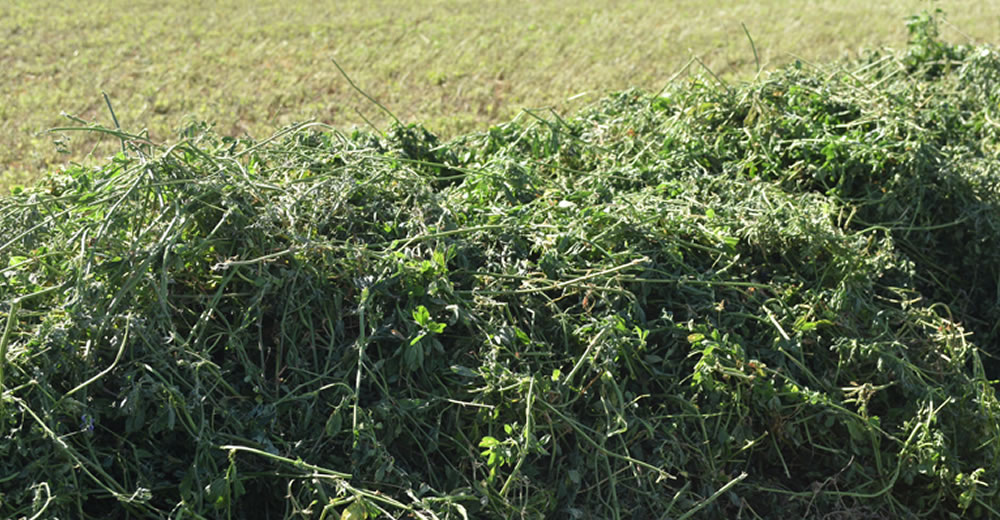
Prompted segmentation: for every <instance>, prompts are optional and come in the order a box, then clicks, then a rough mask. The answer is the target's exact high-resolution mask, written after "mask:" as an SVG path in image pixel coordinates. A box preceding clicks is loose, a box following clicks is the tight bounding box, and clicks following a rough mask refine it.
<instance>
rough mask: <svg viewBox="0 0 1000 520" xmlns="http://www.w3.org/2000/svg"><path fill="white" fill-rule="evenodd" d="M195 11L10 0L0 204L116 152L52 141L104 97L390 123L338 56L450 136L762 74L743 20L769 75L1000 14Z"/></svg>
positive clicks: (230, 112)
mask: <svg viewBox="0 0 1000 520" xmlns="http://www.w3.org/2000/svg"><path fill="white" fill-rule="evenodd" d="M183 4H184V3H174V2H156V1H151V0H137V1H129V2H126V1H123V0H110V1H107V2H101V3H99V4H92V3H88V4H87V6H86V7H83V6H82V4H81V5H67V4H66V3H60V2H54V1H51V0H13V1H7V2H3V3H0V38H2V39H3V41H4V49H3V52H2V53H0V67H3V71H4V74H3V80H2V81H0V99H2V100H3V102H2V104H0V190H2V191H3V192H6V191H7V190H6V186H8V185H10V184H15V183H27V182H30V181H31V180H32V179H34V178H37V177H38V176H39V175H40V174H41V173H42V172H43V171H45V170H49V169H52V168H54V167H57V166H59V165H61V164H64V163H65V162H67V161H87V160H88V159H87V157H88V155H90V156H91V157H93V158H94V159H92V160H89V162H94V160H96V161H98V162H99V161H101V160H103V158H105V157H106V156H107V155H109V154H110V153H112V152H113V151H114V149H115V148H114V143H112V142H107V143H106V144H105V145H102V146H99V147H97V148H96V149H95V138H94V137H93V136H88V137H84V136H81V135H68V136H67V135H60V134H55V135H53V134H47V133H40V132H41V131H43V130H45V129H48V128H52V127H56V126H60V125H64V124H66V123H69V121H68V120H67V119H65V118H63V117H61V116H60V113H61V112H66V113H68V114H71V115H74V116H77V117H80V118H83V119H86V120H88V121H99V122H101V123H105V124H111V119H110V116H109V113H108V110H107V108H106V106H105V103H104V101H103V98H102V96H101V92H102V91H105V92H107V93H108V95H109V96H110V97H111V100H112V102H113V105H114V108H115V110H116V112H117V115H118V118H119V120H120V122H121V124H122V126H123V127H124V128H126V129H128V130H131V131H134V132H138V131H140V130H142V129H144V128H145V129H148V131H149V137H150V138H151V139H152V140H154V141H157V142H163V141H169V140H171V139H172V138H173V137H174V136H175V135H176V131H177V129H179V128H182V127H183V126H184V125H185V124H186V123H187V122H190V121H193V120H207V121H211V122H214V123H216V125H217V127H216V128H217V130H218V131H219V132H221V133H223V134H227V135H247V134H248V135H251V136H254V137H264V136H266V135H269V134H270V133H272V132H273V131H275V130H276V129H278V128H280V127H282V126H283V125H287V124H289V123H292V122H296V121H301V120H306V119H316V120H318V121H322V122H325V123H328V124H331V125H333V126H335V127H339V128H348V127H350V126H352V125H364V124H365V123H364V118H368V119H370V120H371V121H372V122H373V123H374V124H375V125H378V126H380V127H382V126H383V125H385V124H386V122H387V121H386V118H385V117H383V116H382V114H380V113H379V111H378V110H376V109H375V108H374V107H373V106H372V105H371V103H369V102H367V101H366V100H365V99H363V98H362V97H361V96H359V95H358V94H357V93H356V92H355V91H353V90H352V89H351V88H350V87H349V86H348V84H347V82H346V81H344V79H343V78H342V77H341V76H340V75H339V73H338V72H337V70H336V69H335V68H334V66H333V64H332V63H331V58H335V59H336V60H337V61H338V62H339V63H340V64H341V65H342V66H343V67H344V68H345V69H346V70H347V71H348V73H349V74H350V75H351V76H352V77H353V79H354V80H356V81H357V83H358V84H359V85H360V86H361V87H362V88H363V89H364V90H366V91H367V92H368V93H370V94H371V95H373V96H374V97H376V98H377V99H379V100H380V101H382V102H383V103H384V104H385V105H386V106H388V107H389V108H390V109H391V110H392V111H393V112H394V113H395V114H396V115H398V116H399V117H400V118H401V119H403V120H404V121H420V122H422V123H423V124H425V125H426V126H428V127H429V128H431V129H432V130H434V131H435V132H437V133H439V134H441V135H443V136H453V135H457V134H460V133H466V132H469V131H474V130H481V129H485V128H487V127H488V126H489V125H492V124H496V123H498V122H502V121H505V120H508V119H510V118H511V117H512V116H513V115H515V114H516V113H517V112H518V111H519V110H521V109H522V108H524V107H539V106H554V107H556V108H557V109H560V110H565V111H572V110H573V109H575V108H578V107H579V106H582V104H584V103H587V102H592V101H594V100H595V99H597V98H598V97H600V95H603V94H605V93H607V92H608V91H615V90H622V89H624V88H627V87H631V86H638V87H643V88H646V89H649V90H657V89H659V88H660V87H661V86H662V85H663V83H664V82H665V81H666V80H667V79H668V78H669V77H670V76H671V75H673V74H674V72H675V71H676V70H677V69H678V68H680V67H681V66H682V65H683V64H684V63H686V62H687V61H688V60H689V59H690V57H691V56H693V55H696V56H699V57H700V58H701V59H702V60H703V61H704V63H705V64H706V65H707V66H708V67H710V68H711V69H712V70H713V71H714V72H715V73H717V74H719V75H721V76H723V77H734V76H744V77H745V76H747V75H751V74H753V73H754V72H755V70H756V65H755V61H754V57H753V53H752V51H751V48H750V45H749V43H748V40H747V38H746V36H745V35H744V33H743V30H742V28H741V25H740V24H741V23H744V24H746V26H747V28H748V29H749V31H750V33H751V34H752V35H753V37H754V39H755V41H756V44H757V49H758V51H759V54H760V59H761V61H762V64H764V65H765V66H775V65H779V64H782V63H787V62H789V61H790V60H793V59H795V58H794V57H800V58H801V59H803V60H810V61H822V62H827V61H830V60H836V59H840V58H842V57H845V56H851V55H855V54H856V52H857V50H858V49H859V48H861V47H874V46H881V45H889V46H896V47H900V46H902V45H904V44H905V38H906V36H905V28H904V26H903V20H904V19H905V17H906V16H908V15H911V14H913V13H916V12H918V11H920V10H922V9H932V8H934V7H941V8H943V9H944V10H945V11H946V13H947V19H948V20H949V22H947V23H945V24H944V25H943V26H942V29H943V35H944V37H945V38H947V39H949V40H950V41H955V42H969V41H975V42H983V41H990V40H991V39H993V38H995V35H997V34H1000V5H997V4H992V5H990V3H988V2H982V1H978V0H959V1H946V2H935V3H930V2H925V1H914V0H907V1H902V0H892V1H887V2H863V1H858V0H847V1H838V2H826V1H813V0H810V1H799V2H779V1H773V0H772V1H768V2H754V3H750V2H747V3H745V5H740V6H733V5H732V3H731V2H725V1H721V0H707V1H691V0H683V1H675V2H652V1H638V2H629V3H620V2H611V1H608V0H584V1H581V2H575V3H573V4H572V5H571V4H570V3H564V2H558V3H555V2H549V3H541V4H540V3H536V2H517V3H507V2H502V3H482V2H471V1H462V0H430V1H422V2H384V1H374V2H365V3H362V2H351V3H350V4H352V5H348V6H346V7H345V6H342V5H339V3H338V4H337V5H334V4H330V5H321V4H322V3H317V2H307V1H300V0H290V1H288V2H281V3H280V5H279V3H278V2H271V3H270V4H271V5H269V6H268V5H257V4H249V5H248V4H246V3H244V2H236V1H233V0H222V1H219V2H212V3H210V4H206V5H195V4H194V3H188V5H183ZM751 4H752V5H751ZM362 116H364V117H362ZM66 137H69V138H70V139H71V140H69V141H67V140H66ZM55 141H59V143H58V144H56V143H54V142H55ZM60 150H61V151H60Z"/></svg>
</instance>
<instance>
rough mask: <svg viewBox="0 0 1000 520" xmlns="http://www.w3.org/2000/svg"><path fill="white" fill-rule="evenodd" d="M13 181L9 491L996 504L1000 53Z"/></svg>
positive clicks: (305, 513)
mask: <svg viewBox="0 0 1000 520" xmlns="http://www.w3.org/2000/svg"><path fill="white" fill-rule="evenodd" d="M101 131H104V132H108V133H112V134H114V135H117V136H118V137H120V138H122V139H123V146H124V147H125V148H126V149H127V150H128V153H124V154H122V155H120V156H118V157H115V158H114V159H112V160H110V161H109V162H108V163H107V164H106V165H105V166H103V167H101V168H84V167H71V168H68V169H66V170H65V171H63V172H60V173H58V174H53V175H51V176H49V177H48V178H46V179H45V180H44V181H43V182H41V183H40V184H39V185H37V186H36V187H33V188H29V189H24V190H19V191H18V192H17V193H15V194H14V195H13V196H11V197H8V198H5V199H2V200H0V330H2V334H3V335H2V343H0V347H2V349H0V350H2V351H3V360H4V362H3V363H2V364H0V367H2V372H0V384H2V388H3V398H2V402H0V406H2V408H0V418H2V422H3V428H2V430H0V435H2V438H0V517H4V518H56V517H59V518H78V519H85V518H93V519H97V518H101V519H104V518H165V517H170V518H327V519H330V518H345V519H346V518H351V519H358V518H366V517H367V518H375V517H379V516H380V515H382V517H387V518H427V519H430V518H439V519H447V518H450V519H458V518H472V519H478V518H571V519H591V518H593V519H599V518H600V519H604V518H613V519H639V518H641V519H649V518H652V519H678V518H748V519H750V518H781V517H784V518H804V517H809V518H842V519H860V518H913V517H918V516H921V517H928V518H953V517H954V518H958V517H963V518H974V517H996V516H998V515H1000V496H998V495H997V491H998V486H1000V479H998V476H1000V474H998V471H1000V463H998V462H1000V420H998V418H1000V403H998V401H997V398H996V395H995V393H994V386H993V383H992V382H991V381H992V380H995V379H997V377H998V375H1000V364H998V363H997V361H996V355H997V354H998V350H1000V347H998V345H1000V329H998V324H1000V305H998V303H1000V300H998V298H1000V189H998V186H1000V161H998V156H1000V55H998V54H997V53H996V52H995V51H994V50H992V49H990V48H975V49H968V48H961V47H953V46H948V45H945V44H942V43H940V42H937V41H936V40H934V39H924V40H920V39H915V44H914V47H913V48H912V49H911V50H910V51H909V52H908V53H907V54H905V55H902V54H891V53H888V54H882V55H878V54H872V55H870V56H868V57H867V59H866V60H865V61H864V62H861V63H856V64H854V65H851V66H850V67H841V68H829V69H822V70H816V69H813V68H811V67H805V66H798V65H797V66H792V67H789V68H787V69H784V70H781V71H778V72H776V73H773V74H771V75H769V76H768V77H766V79H761V80H759V81H755V82H753V83H751V84H744V85H728V86H726V85H719V84H714V83H709V82H707V81H701V80H693V81H687V82H684V83H683V84H678V85H675V86H672V87H670V88H668V89H667V90H666V91H665V92H663V93H661V95H658V96H649V95H647V94H643V93H640V92H625V93H621V94H617V95H614V96H611V97H609V98H607V99H605V100H604V101H602V102H600V103H599V104H597V105H596V106H594V107H592V108H591V109H589V110H587V111H585V112H583V113H581V114H578V115H577V116H576V117H572V118H561V117H559V116H556V115H554V114H537V113H528V112H526V113H525V114H523V115H522V116H521V117H520V118H518V119H517V120H515V121H513V122H511V123H509V124H506V125H502V126H499V127H496V128H492V129H490V130H489V131H488V132H485V133H482V134H476V135H470V136H467V137H464V138H460V139H457V140H454V141H451V142H447V143H439V142H438V141H437V139H436V138H435V136H433V135H432V134H430V133H428V132H427V131H425V130H424V129H422V128H421V127H419V126H406V127H395V128H393V129H392V130H391V131H390V132H388V133H387V134H385V135H374V134H364V133H355V134H353V135H349V136H348V135H344V134H341V133H338V132H336V131H332V130H329V129H325V128H320V127H317V126H297V127H293V128H289V129H287V131H285V132H283V133H282V134H281V135H279V136H276V138H274V139H271V140H268V141H266V142H252V141H249V140H242V139H231V138H219V137H216V136H214V135H213V134H212V133H211V132H189V133H188V137H187V138H186V139H185V140H183V141H181V142H179V143H177V144H175V145H173V146H170V147H164V148H151V147H149V146H148V145H146V144H143V143H145V141H142V140H138V139H134V138H133V137H130V136H128V135H126V134H123V133H120V132H118V131H111V130H106V129H104V130H101Z"/></svg>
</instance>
